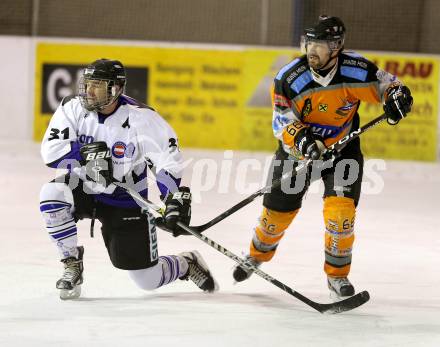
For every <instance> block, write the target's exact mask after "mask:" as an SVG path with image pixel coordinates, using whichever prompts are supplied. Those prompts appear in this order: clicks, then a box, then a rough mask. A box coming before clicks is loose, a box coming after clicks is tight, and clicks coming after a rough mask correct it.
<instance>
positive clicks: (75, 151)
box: [47, 141, 81, 171]
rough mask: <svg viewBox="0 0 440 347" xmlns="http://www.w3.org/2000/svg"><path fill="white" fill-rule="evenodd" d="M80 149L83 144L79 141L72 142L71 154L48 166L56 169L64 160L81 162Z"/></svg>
mask: <svg viewBox="0 0 440 347" xmlns="http://www.w3.org/2000/svg"><path fill="white" fill-rule="evenodd" d="M80 148H81V144H80V143H79V142H78V141H75V142H70V152H69V153H67V154H65V155H64V156H62V157H61V158H60V159H58V160H55V161H53V162H52V163H49V164H47V166H49V167H51V168H53V169H56V168H58V165H59V164H60V163H61V162H62V161H63V160H64V159H74V160H77V161H78V162H80V161H81V154H80V153H79V149H80ZM69 171H70V170H69Z"/></svg>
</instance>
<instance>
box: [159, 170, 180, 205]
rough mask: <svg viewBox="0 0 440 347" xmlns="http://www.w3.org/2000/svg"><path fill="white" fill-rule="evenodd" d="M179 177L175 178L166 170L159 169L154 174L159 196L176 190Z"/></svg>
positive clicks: (164, 195) (178, 184) (178, 185)
mask: <svg viewBox="0 0 440 347" xmlns="http://www.w3.org/2000/svg"><path fill="white" fill-rule="evenodd" d="M181 181H182V179H181V178H175V177H174V176H173V175H172V174H170V173H169V172H168V171H165V170H160V171H159V172H158V173H157V174H156V183H157V187H158V188H159V190H160V193H161V196H162V197H163V198H165V197H166V196H167V194H168V192H172V193H174V192H176V191H178V190H179V187H180V182H181Z"/></svg>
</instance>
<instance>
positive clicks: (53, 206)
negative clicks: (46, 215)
mask: <svg viewBox="0 0 440 347" xmlns="http://www.w3.org/2000/svg"><path fill="white" fill-rule="evenodd" d="M66 207H70V204H52V203H51V204H41V205H40V211H41V212H44V211H47V210H53V209H57V211H59V210H62V209H63V208H66ZM52 212H55V211H52Z"/></svg>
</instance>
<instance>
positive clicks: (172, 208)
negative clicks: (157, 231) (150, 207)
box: [156, 187, 191, 237]
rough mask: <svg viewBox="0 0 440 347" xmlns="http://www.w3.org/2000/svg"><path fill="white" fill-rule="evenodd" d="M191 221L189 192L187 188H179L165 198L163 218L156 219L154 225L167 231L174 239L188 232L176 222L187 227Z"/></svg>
mask: <svg viewBox="0 0 440 347" xmlns="http://www.w3.org/2000/svg"><path fill="white" fill-rule="evenodd" d="M190 220H191V192H190V189H189V188H188V187H180V188H179V190H178V191H177V192H175V193H168V195H167V197H166V198H165V213H164V214H163V218H157V219H156V224H157V226H159V227H161V228H162V229H164V230H166V231H169V232H171V233H172V234H173V236H174V237H177V236H180V235H187V234H188V232H187V231H185V230H183V229H182V228H180V227H179V226H178V225H177V222H181V223H183V224H186V225H189V222H190Z"/></svg>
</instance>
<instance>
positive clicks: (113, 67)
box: [78, 58, 126, 111]
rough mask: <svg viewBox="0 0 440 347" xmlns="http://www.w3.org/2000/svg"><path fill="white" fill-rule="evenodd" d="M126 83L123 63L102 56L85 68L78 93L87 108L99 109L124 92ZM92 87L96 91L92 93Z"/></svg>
mask: <svg viewBox="0 0 440 347" xmlns="http://www.w3.org/2000/svg"><path fill="white" fill-rule="evenodd" d="M125 83H126V75H125V68H124V66H123V65H122V63H121V62H120V61H119V60H110V59H105V58H101V59H98V60H95V61H94V62H93V63H91V64H90V65H88V66H87V67H86V68H85V69H84V71H83V74H82V76H81V78H80V80H79V85H78V95H79V97H80V100H81V103H82V105H83V106H84V107H85V108H86V109H87V110H89V111H94V110H98V111H99V110H102V109H103V108H105V107H106V106H108V105H110V104H112V103H113V102H114V101H115V100H116V99H117V98H118V97H119V96H120V95H121V94H122V93H123V92H124V87H125ZM88 88H89V91H88V90H87V89H88ZM92 89H93V91H96V93H92ZM92 94H93V95H92Z"/></svg>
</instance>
